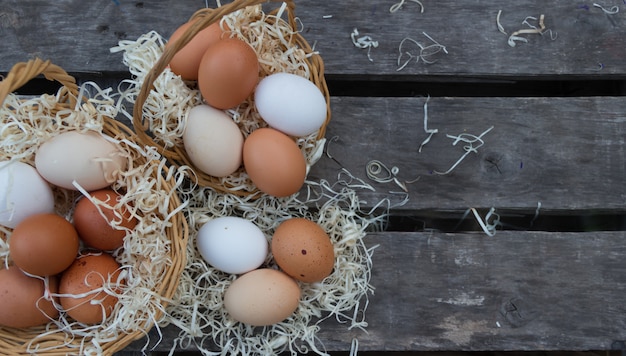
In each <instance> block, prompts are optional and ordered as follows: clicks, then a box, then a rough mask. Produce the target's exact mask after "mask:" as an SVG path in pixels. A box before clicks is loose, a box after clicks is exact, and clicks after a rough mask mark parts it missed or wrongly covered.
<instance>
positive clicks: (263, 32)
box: [111, 5, 325, 191]
mask: <svg viewBox="0 0 626 356" xmlns="http://www.w3.org/2000/svg"><path fill="white" fill-rule="evenodd" d="M283 11H284V5H283V7H282V8H281V9H279V11H278V12H277V13H276V14H275V15H269V14H265V13H264V12H263V10H262V7H261V5H257V6H248V7H246V8H244V9H242V10H239V11H236V12H233V13H231V14H228V15H226V16H224V17H223V18H222V19H221V21H220V26H222V28H229V29H230V33H231V36H233V37H237V38H239V39H241V40H243V41H245V42H247V43H248V44H249V45H250V46H251V47H252V48H253V49H254V50H255V52H256V53H257V58H258V59H259V64H260V72H259V75H260V77H261V78H263V77H265V76H267V75H270V74H273V73H279V72H284V73H291V74H297V75H299V76H302V77H304V78H306V79H309V80H310V79H311V72H310V68H309V67H308V65H307V63H306V61H305V60H306V58H308V57H310V56H312V55H314V54H315V53H306V52H305V51H304V50H303V49H302V48H298V47H296V46H294V45H293V43H291V41H290V37H292V36H294V35H296V34H297V30H296V29H292V28H291V26H290V25H289V24H288V23H287V22H286V21H284V20H283V19H282V18H281V16H282V14H283ZM165 41H166V40H165V39H164V38H163V37H161V35H160V34H158V33H157V32H154V31H152V32H149V33H147V34H144V35H142V36H140V37H139V38H138V39H137V40H136V41H130V40H125V41H120V42H119V44H118V46H116V47H113V48H111V51H112V52H120V51H123V52H124V53H123V62H124V64H125V65H126V66H128V68H129V71H130V73H131V74H132V76H133V78H132V79H129V80H126V81H124V83H123V84H124V86H123V87H120V95H121V99H122V100H123V101H127V102H129V103H131V104H134V103H135V99H136V97H137V96H138V94H139V92H140V90H141V85H142V84H143V81H144V78H145V77H146V75H147V74H148V72H149V71H150V70H151V68H152V67H153V65H154V64H156V62H157V61H158V59H159V58H160V56H161V54H162V53H163V50H164V46H165ZM202 102H203V101H202V96H201V94H200V92H199V90H198V88H197V85H196V83H195V82H193V81H191V82H185V81H183V80H182V79H181V78H180V76H178V75H176V74H174V73H173V72H172V71H171V70H170V69H169V68H166V69H165V70H164V71H163V72H162V73H161V74H160V75H159V76H158V78H157V79H156V80H155V82H154V89H153V90H152V92H151V93H150V95H149V96H148V98H147V99H146V101H145V103H144V107H143V115H144V117H143V119H144V122H146V123H147V125H148V128H149V130H150V132H151V133H152V134H153V135H154V139H155V141H156V142H158V143H159V144H162V145H163V146H164V147H165V148H166V149H167V148H171V147H174V146H176V147H182V144H183V143H182V136H183V132H184V128H185V124H186V119H187V113H188V112H189V110H190V109H192V108H193V107H195V106H197V105H200V104H202ZM122 109H123V111H124V112H123V114H124V115H126V116H127V117H128V118H129V119H131V120H132V107H130V108H129V110H125V109H124V107H123V106H122ZM225 112H226V113H227V114H228V115H229V116H230V117H231V118H232V119H233V121H235V122H236V123H237V125H238V126H239V128H240V129H241V132H242V133H243V135H244V137H247V136H248V135H249V134H250V133H251V132H252V131H254V130H256V129H258V128H260V127H267V126H268V125H267V123H266V122H265V121H264V120H263V119H262V118H261V116H260V115H259V113H258V112H257V110H256V107H255V105H254V96H253V95H250V96H249V97H248V98H247V99H246V100H245V101H244V102H243V103H241V104H240V105H238V106H237V107H236V108H234V109H230V110H225ZM317 134H318V133H317V132H315V133H312V134H310V135H308V136H305V137H300V138H298V139H297V140H296V143H297V145H298V147H300V149H301V151H302V153H303V154H304V157H305V160H306V162H307V171H308V168H310V167H311V166H312V165H313V164H315V162H316V161H317V159H319V157H320V155H321V151H322V149H323V146H324V143H325V139H323V138H322V139H319V140H318V139H317ZM221 181H222V183H224V184H225V185H227V186H232V187H234V188H233V190H247V191H254V190H255V189H256V188H255V187H254V185H253V184H252V182H251V181H250V180H249V178H248V176H247V175H246V174H245V172H244V171H243V170H239V171H237V172H235V173H234V174H231V175H230V176H227V177H223V178H221Z"/></svg>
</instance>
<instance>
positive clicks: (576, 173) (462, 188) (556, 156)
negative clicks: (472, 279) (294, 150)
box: [309, 97, 626, 214]
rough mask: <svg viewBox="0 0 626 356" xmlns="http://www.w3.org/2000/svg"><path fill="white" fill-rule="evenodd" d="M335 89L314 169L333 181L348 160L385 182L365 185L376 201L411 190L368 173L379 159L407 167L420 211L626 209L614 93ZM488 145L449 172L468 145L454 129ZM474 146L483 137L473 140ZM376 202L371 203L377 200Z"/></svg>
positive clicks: (624, 122) (411, 204)
mask: <svg viewBox="0 0 626 356" xmlns="http://www.w3.org/2000/svg"><path fill="white" fill-rule="evenodd" d="M425 102H426V98H369V97H333V98H332V99H331V108H332V112H333V116H332V120H331V122H330V125H329V127H328V131H327V134H326V137H327V139H328V141H329V143H328V146H327V153H328V154H329V155H330V156H331V157H332V158H333V159H330V158H328V156H327V155H325V156H324V157H322V159H321V160H320V161H319V162H318V163H317V164H316V165H314V166H313V168H312V170H311V172H310V175H309V178H310V179H312V180H315V179H320V178H324V179H327V180H329V181H331V182H334V181H336V180H337V175H338V173H339V172H340V170H341V168H342V167H344V168H345V169H347V170H348V171H349V172H351V173H352V175H354V176H356V177H358V178H360V179H362V180H364V181H366V182H367V183H370V184H372V185H373V186H374V187H375V188H376V189H377V191H376V192H369V191H367V190H363V191H362V192H361V191H360V193H359V194H361V195H362V196H363V198H364V200H366V201H367V202H368V203H369V204H374V203H376V202H378V201H380V200H381V199H384V198H386V197H391V199H392V200H394V201H395V202H398V201H400V200H401V199H402V198H403V197H404V196H403V195H400V194H390V192H391V191H394V192H399V191H400V192H401V188H400V187H399V186H398V185H396V184H395V183H393V182H389V183H376V182H374V181H372V180H370V179H369V178H368V177H367V176H366V166H367V164H368V162H370V161H371V160H380V161H381V162H382V163H383V164H385V165H386V166H387V167H388V168H392V167H393V166H395V167H398V169H399V171H398V173H397V178H398V180H400V181H411V180H414V179H417V178H418V177H419V181H417V182H414V183H410V184H406V187H407V189H408V191H409V201H408V203H407V204H406V205H405V206H404V207H403V208H402V209H406V210H411V211H417V210H430V211H447V210H451V211H464V210H466V209H468V208H470V207H476V208H491V207H495V208H502V209H509V210H518V211H526V212H534V211H535V209H536V208H537V206H538V203H539V202H540V203H541V207H542V213H544V212H551V211H559V212H560V213H564V214H569V213H576V212H579V211H582V210H586V211H590V212H593V211H595V212H607V211H613V212H622V213H623V212H624V201H625V199H626V193H625V192H626V190H625V189H624V187H623V186H624V182H625V181H624V177H626V143H625V141H624V137H626V136H625V135H626V104H625V103H624V101H623V100H618V99H616V98H614V97H590V98H431V99H430V101H429V102H428V106H427V109H428V128H429V129H437V130H439V132H438V133H437V134H435V135H434V136H433V137H432V139H431V140H430V142H429V143H427V144H426V145H424V146H423V148H422V151H421V153H420V152H418V149H419V146H420V144H421V143H422V142H423V141H424V140H425V139H426V138H427V137H428V134H427V133H426V132H425V131H424V103H425ZM492 126H493V129H492V130H491V131H489V132H488V133H487V134H485V135H484V136H483V141H484V145H483V146H482V147H479V148H477V150H476V151H477V152H475V153H469V154H468V155H467V156H466V158H465V159H464V160H463V161H462V162H461V163H460V164H459V165H458V166H457V167H456V168H455V169H454V170H453V171H452V172H451V173H450V174H447V175H438V174H434V173H433V172H434V171H439V172H445V171H446V170H448V169H449V168H450V167H452V166H453V164H454V163H455V162H456V161H457V160H458V159H459V158H460V157H461V156H463V155H464V154H465V153H466V151H465V150H464V148H463V146H465V145H467V144H466V143H463V142H460V143H458V144H457V145H456V146H453V142H454V140H453V139H451V138H448V137H446V135H459V134H472V135H475V136H478V135H480V134H481V133H483V132H485V131H486V130H487V129H489V128H490V127H492ZM474 146H475V147H477V146H478V143H475V144H474ZM370 206H371V205H370Z"/></svg>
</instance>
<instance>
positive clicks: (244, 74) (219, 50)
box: [198, 38, 259, 109]
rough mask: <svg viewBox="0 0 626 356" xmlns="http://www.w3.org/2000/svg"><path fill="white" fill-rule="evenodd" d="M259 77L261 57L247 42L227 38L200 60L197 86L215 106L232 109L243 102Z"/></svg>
mask: <svg viewBox="0 0 626 356" xmlns="http://www.w3.org/2000/svg"><path fill="white" fill-rule="evenodd" d="M258 81H259V60H258V59H257V56H256V52H255V51H254V49H252V47H251V46H250V45H249V44H247V43H246V42H244V41H242V40H239V39H237V38H225V39H222V40H220V41H218V42H216V43H214V44H213V45H212V46H210V47H209V48H208V49H207V50H206V52H205V53H204V55H203V56H202V60H201V61H200V68H199V69H198V87H199V88H200V93H202V97H203V98H204V100H205V101H206V102H207V104H209V105H211V106H212V107H214V108H216V109H230V108H232V107H235V106H237V105H239V104H241V102H243V101H244V100H245V99H246V98H247V97H248V96H250V94H252V92H253V91H254V87H255V86H256V85H257V83H258Z"/></svg>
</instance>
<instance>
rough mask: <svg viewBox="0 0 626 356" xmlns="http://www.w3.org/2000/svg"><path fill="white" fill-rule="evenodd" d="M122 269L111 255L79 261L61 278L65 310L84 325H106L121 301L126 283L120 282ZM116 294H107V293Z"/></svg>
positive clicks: (85, 257) (60, 299)
mask: <svg viewBox="0 0 626 356" xmlns="http://www.w3.org/2000/svg"><path fill="white" fill-rule="evenodd" d="M120 273H121V270H120V265H119V263H117V261H116V260H115V259H114V258H113V256H111V255H109V254H107V253H104V252H103V253H101V254H93V255H85V256H81V257H79V258H77V259H76V260H75V261H74V263H72V265H71V266H70V267H69V268H68V269H67V270H65V271H64V272H63V274H61V279H60V281H59V294H60V295H61V297H60V298H59V301H60V303H61V306H62V307H63V310H65V311H66V312H67V314H68V315H69V316H70V317H72V318H73V319H74V320H76V321H78V322H81V323H84V324H96V323H100V322H102V321H104V320H105V319H106V318H107V317H108V316H109V315H111V312H113V309H114V308H115V305H116V303H117V301H118V298H117V296H116V295H115V294H116V293H119V291H120V287H121V285H123V283H124V282H123V281H119V283H120V284H118V279H119V276H120ZM103 286H105V288H106V290H108V291H111V292H112V293H107V292H106V291H105V290H103V289H102V288H103Z"/></svg>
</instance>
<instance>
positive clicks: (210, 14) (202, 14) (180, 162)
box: [133, 0, 331, 196]
mask: <svg viewBox="0 0 626 356" xmlns="http://www.w3.org/2000/svg"><path fill="white" fill-rule="evenodd" d="M268 2H279V1H277V0H271V1H268V0H235V1H233V2H232V3H229V4H226V5H223V6H220V7H218V8H216V9H211V8H203V9H200V10H198V11H197V12H195V13H194V14H193V16H191V18H190V20H191V19H198V20H197V21H196V22H195V23H194V24H193V25H192V26H190V27H189V28H188V29H187V31H185V33H183V34H182V35H181V37H180V38H179V39H178V40H177V41H176V43H174V44H173V45H171V46H167V47H166V48H165V49H164V52H163V54H162V55H161V57H160V58H159V60H158V61H157V62H156V63H155V65H154V66H153V67H152V69H151V70H150V72H149V73H148V74H147V75H146V76H145V78H144V81H143V85H142V87H141V90H140V92H139V94H138V96H137V99H136V102H135V106H134V109H133V126H134V128H135V131H136V133H137V136H138V137H139V139H140V140H141V141H142V142H144V143H145V144H148V145H151V146H154V147H158V148H159V152H161V153H162V154H163V155H164V156H165V157H167V158H168V159H169V160H170V162H172V163H173V164H174V165H176V166H188V167H192V168H194V165H193V163H192V162H191V160H190V159H189V157H188V155H187V153H186V152H185V149H184V147H183V146H182V145H176V146H174V147H165V145H164V144H163V143H161V142H159V141H158V140H155V139H154V137H153V135H151V133H150V128H149V127H148V126H149V125H148V124H147V123H146V122H145V120H144V114H145V112H144V110H146V108H145V107H144V103H145V102H146V99H147V98H148V96H149V95H152V94H153V93H152V90H153V89H154V83H155V80H156V79H157V77H158V76H159V75H160V74H161V73H162V72H163V71H164V70H165V69H166V68H167V66H168V64H169V62H170V61H171V60H172V58H173V57H174V55H175V54H176V53H177V52H178V51H179V50H180V49H182V48H183V47H184V46H185V45H186V44H187V43H189V41H191V39H192V38H193V37H194V36H195V35H196V34H197V33H198V32H200V31H201V30H202V29H204V28H206V27H208V26H210V25H211V24H213V23H215V22H218V21H219V20H220V19H221V18H222V17H223V16H226V15H229V14H231V13H233V12H235V11H238V10H242V9H245V8H246V7H249V6H255V5H261V4H264V3H268ZM280 2H281V3H285V4H286V9H287V11H286V13H287V22H288V24H289V25H290V27H291V28H292V29H297V28H298V27H297V22H296V17H295V4H294V2H293V0H287V1H280ZM277 13H278V9H275V10H273V11H272V12H270V13H269V15H275V14H277ZM268 18H271V17H268ZM270 21H272V20H270ZM289 43H290V46H293V47H296V48H299V49H301V50H303V51H304V52H305V53H307V54H311V53H313V49H312V48H311V46H310V45H309V44H308V42H307V41H306V40H305V39H304V38H303V37H302V36H301V35H300V34H299V33H298V32H295V31H294V33H293V34H292V35H290V38H289ZM304 62H305V65H306V66H307V67H308V68H309V71H310V78H308V79H309V80H310V81H311V82H313V83H314V84H315V85H316V86H317V87H318V88H319V89H320V91H321V92H322V94H323V95H324V97H325V98H326V103H327V115H326V120H325V122H324V124H323V125H322V127H321V128H320V130H319V131H318V132H317V139H318V140H320V139H323V138H324V135H325V132H326V126H327V125H328V123H329V121H330V117H331V115H330V100H329V92H328V87H327V85H326V81H325V79H324V63H323V61H322V58H321V57H320V56H319V55H317V54H313V55H310V56H307V57H306V58H305V59H304ZM267 74H268V73H260V75H261V77H263V76H265V75H267ZM194 172H195V175H196V177H197V182H198V184H200V185H201V186H204V187H211V188H214V189H215V190H217V191H218V192H223V193H232V194H236V195H240V196H250V195H258V194H257V193H259V191H258V190H256V189H255V190H252V191H249V190H241V189H234V188H235V187H234V186H232V185H229V182H224V180H223V179H219V178H216V177H212V176H210V175H207V174H205V173H203V172H201V171H200V170H197V169H195V168H194ZM237 174H241V170H240V172H238V173H237Z"/></svg>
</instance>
